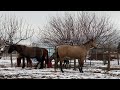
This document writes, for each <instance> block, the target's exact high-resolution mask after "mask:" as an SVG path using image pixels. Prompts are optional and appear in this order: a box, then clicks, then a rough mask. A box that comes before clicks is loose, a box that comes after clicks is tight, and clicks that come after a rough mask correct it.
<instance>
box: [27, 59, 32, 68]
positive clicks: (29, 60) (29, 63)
mask: <svg viewBox="0 0 120 90" xmlns="http://www.w3.org/2000/svg"><path fill="white" fill-rule="evenodd" d="M29 65H30V67H31V68H32V61H31V59H30V58H27V67H28V66H29Z"/></svg>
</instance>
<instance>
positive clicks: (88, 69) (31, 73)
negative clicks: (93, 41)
mask: <svg viewBox="0 0 120 90" xmlns="http://www.w3.org/2000/svg"><path fill="white" fill-rule="evenodd" d="M13 63H14V67H11V62H10V60H9V58H2V59H0V79H120V70H111V71H109V72H107V71H106V70H102V69H100V67H106V66H107V65H103V62H102V61H99V60H98V61H94V60H93V61H91V66H90V61H89V60H87V61H86V62H85V64H84V67H83V71H84V73H80V72H79V70H78V69H77V70H76V71H75V70H73V68H71V69H63V70H64V73H62V72H61V71H60V69H57V72H54V68H44V69H34V68H30V67H25V68H24V69H22V68H21V67H16V66H15V64H16V58H14V59H13ZM114 66H115V67H118V68H119V67H120V65H117V61H116V60H114V61H111V67H114Z"/></svg>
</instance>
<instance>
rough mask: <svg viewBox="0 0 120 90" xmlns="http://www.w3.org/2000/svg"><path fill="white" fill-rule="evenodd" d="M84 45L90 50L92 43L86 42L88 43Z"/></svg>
mask: <svg viewBox="0 0 120 90" xmlns="http://www.w3.org/2000/svg"><path fill="white" fill-rule="evenodd" d="M84 47H85V49H86V50H87V51H89V50H90V47H91V45H90V43H86V44H84Z"/></svg>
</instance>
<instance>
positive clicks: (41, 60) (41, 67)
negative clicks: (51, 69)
mask: <svg viewBox="0 0 120 90" xmlns="http://www.w3.org/2000/svg"><path fill="white" fill-rule="evenodd" d="M39 60H40V62H41V63H40V68H39V69H43V67H44V59H43V58H39Z"/></svg>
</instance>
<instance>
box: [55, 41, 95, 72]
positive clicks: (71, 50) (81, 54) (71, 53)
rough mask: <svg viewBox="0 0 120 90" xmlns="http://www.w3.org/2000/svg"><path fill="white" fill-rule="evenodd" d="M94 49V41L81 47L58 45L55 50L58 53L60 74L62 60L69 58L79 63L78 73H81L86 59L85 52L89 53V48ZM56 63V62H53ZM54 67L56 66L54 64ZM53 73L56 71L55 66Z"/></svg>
mask: <svg viewBox="0 0 120 90" xmlns="http://www.w3.org/2000/svg"><path fill="white" fill-rule="evenodd" d="M92 47H95V48H96V43H95V40H94V39H91V40H89V41H88V42H86V43H85V44H83V45H80V46H71V45H60V46H58V47H57V48H56V50H57V51H56V52H57V53H58V56H59V60H57V61H60V62H61V63H60V69H61V71H62V72H64V71H63V69H62V62H63V61H64V58H66V57H69V58H71V59H78V62H79V71H80V72H83V70H82V67H83V64H84V60H85V58H86V55H87V52H88V51H89V49H90V48H92ZM55 63H56V62H55ZM55 65H56V64H55ZM55 71H56V66H55Z"/></svg>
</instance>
